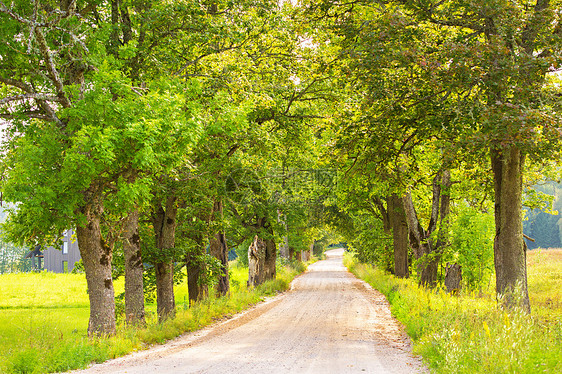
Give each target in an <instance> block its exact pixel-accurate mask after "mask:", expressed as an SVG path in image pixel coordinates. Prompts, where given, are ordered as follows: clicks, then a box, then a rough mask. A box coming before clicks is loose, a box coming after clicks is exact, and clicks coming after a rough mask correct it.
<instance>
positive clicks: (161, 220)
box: [152, 197, 177, 321]
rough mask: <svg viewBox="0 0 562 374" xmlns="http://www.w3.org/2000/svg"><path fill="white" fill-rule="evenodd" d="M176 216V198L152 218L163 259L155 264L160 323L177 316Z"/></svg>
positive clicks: (167, 201)
mask: <svg viewBox="0 0 562 374" xmlns="http://www.w3.org/2000/svg"><path fill="white" fill-rule="evenodd" d="M176 214H177V207H176V198H175V197H168V198H167V199H166V209H165V210H164V208H163V207H162V205H159V206H158V208H157V210H156V212H155V213H153V217H152V220H153V225H154V233H155V237H156V248H157V249H158V251H159V252H160V255H161V257H160V258H161V259H162V260H161V261H159V262H157V263H156V264H155V270H156V305H157V306H156V309H157V312H158V320H159V321H164V320H166V319H168V318H171V317H173V316H174V315H175V308H176V303H175V299H174V258H173V248H174V247H175V240H176Z"/></svg>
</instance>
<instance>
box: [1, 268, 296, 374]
mask: <svg viewBox="0 0 562 374" xmlns="http://www.w3.org/2000/svg"><path fill="white" fill-rule="evenodd" d="M303 270H304V268H303V267H301V268H300V269H298V271H297V270H295V269H294V268H291V267H288V266H279V267H278V275H277V279H275V280H273V281H270V282H266V283H265V284H264V285H261V286H259V287H256V288H255V289H252V290H248V289H246V282H247V279H248V274H247V272H248V270H247V268H239V267H237V266H232V267H231V272H230V275H231V294H230V297H221V298H215V297H210V298H209V299H207V300H205V301H203V302H200V303H196V304H195V305H193V306H191V307H188V304H187V302H186V300H187V286H186V285H184V284H182V285H179V286H177V287H176V288H175V291H176V292H175V296H176V304H177V306H178V308H177V309H178V311H177V316H176V318H174V319H172V320H169V321H166V322H165V323H162V324H160V323H157V321H156V315H155V312H154V311H155V307H156V306H155V305H147V306H146V309H147V314H148V318H147V320H148V326H147V327H146V328H142V329H139V328H130V327H126V326H124V325H121V326H119V328H118V333H117V334H116V335H115V336H113V337H109V338H97V339H89V338H88V337H87V326H88V317H89V306H88V297H87V294H86V281H85V279H84V276H83V275H80V274H52V273H29V274H10V275H2V276H0V373H7V374H11V373H23V374H27V373H49V372H61V371H67V370H71V369H79V368H85V367H87V366H88V365H89V364H90V363H91V362H103V361H105V360H107V359H110V358H115V357H118V356H122V355H124V354H127V353H129V352H131V351H134V350H139V349H145V348H147V347H149V346H150V345H152V344H158V343H163V342H165V341H166V340H169V339H172V338H174V337H176V336H178V335H181V334H182V333H184V332H188V331H194V330H197V329H200V328H202V327H204V326H206V325H209V324H210V323H212V322H214V321H216V320H217V319H219V318H221V317H224V316H226V315H232V314H235V313H237V312H240V311H242V310H244V309H246V308H248V307H250V306H251V305H254V304H256V303H258V302H259V301H261V300H263V298H264V297H266V296H269V295H274V294H277V293H278V292H280V291H284V290H286V289H287V287H288V285H289V283H290V281H291V280H292V279H293V278H294V277H295V276H296V275H297V274H298V273H299V272H300V271H303ZM115 288H116V294H118V293H119V292H122V289H123V282H122V281H117V282H116V284H115Z"/></svg>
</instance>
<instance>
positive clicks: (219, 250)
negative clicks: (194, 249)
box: [209, 201, 230, 296]
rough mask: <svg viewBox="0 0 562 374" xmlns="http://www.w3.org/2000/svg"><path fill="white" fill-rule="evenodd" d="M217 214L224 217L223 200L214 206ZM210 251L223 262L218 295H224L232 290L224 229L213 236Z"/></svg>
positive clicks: (214, 212) (214, 211)
mask: <svg viewBox="0 0 562 374" xmlns="http://www.w3.org/2000/svg"><path fill="white" fill-rule="evenodd" d="M217 214H220V218H221V219H222V215H223V205H222V202H221V201H216V202H215V206H214V207H213V215H214V216H216V215H217ZM215 219H216V217H215ZM209 251H210V253H211V256H213V257H215V258H216V259H217V260H219V261H220V263H221V269H220V270H221V274H220V275H219V279H218V283H217V288H216V291H217V294H218V295H221V296H224V295H226V294H228V292H229V291H230V282H229V279H228V245H227V244H226V236H225V234H224V231H223V230H222V229H221V230H220V231H219V232H217V233H216V234H215V235H214V236H213V237H211V239H210V241H209Z"/></svg>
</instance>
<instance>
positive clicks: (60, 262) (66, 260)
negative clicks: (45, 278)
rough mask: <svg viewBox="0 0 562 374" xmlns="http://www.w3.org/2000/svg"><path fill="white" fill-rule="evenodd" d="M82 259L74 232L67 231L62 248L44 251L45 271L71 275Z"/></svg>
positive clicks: (50, 248)
mask: <svg viewBox="0 0 562 374" xmlns="http://www.w3.org/2000/svg"><path fill="white" fill-rule="evenodd" d="M81 258H82V257H80V250H79V249H78V241H77V240H76V237H74V231H72V230H67V231H66V232H65V233H64V238H63V243H62V245H61V247H60V248H53V247H48V248H47V249H45V250H44V251H43V264H44V267H43V270H47V271H51V272H53V273H69V272H71V271H72V269H74V264H76V263H77V262H78V261H80V259H81Z"/></svg>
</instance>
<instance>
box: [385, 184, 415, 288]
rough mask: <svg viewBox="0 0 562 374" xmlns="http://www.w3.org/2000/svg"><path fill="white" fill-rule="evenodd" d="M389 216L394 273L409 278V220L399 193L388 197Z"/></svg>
mask: <svg viewBox="0 0 562 374" xmlns="http://www.w3.org/2000/svg"><path fill="white" fill-rule="evenodd" d="M387 207H388V216H389V222H390V226H391V227H392V243H393V247H394V275H396V276H397V277H399V278H408V277H409V276H410V271H409V268H408V221H407V219H406V212H405V210H404V201H403V199H402V198H401V197H399V196H398V195H395V194H393V195H391V196H390V197H389V198H388V199H387Z"/></svg>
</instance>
